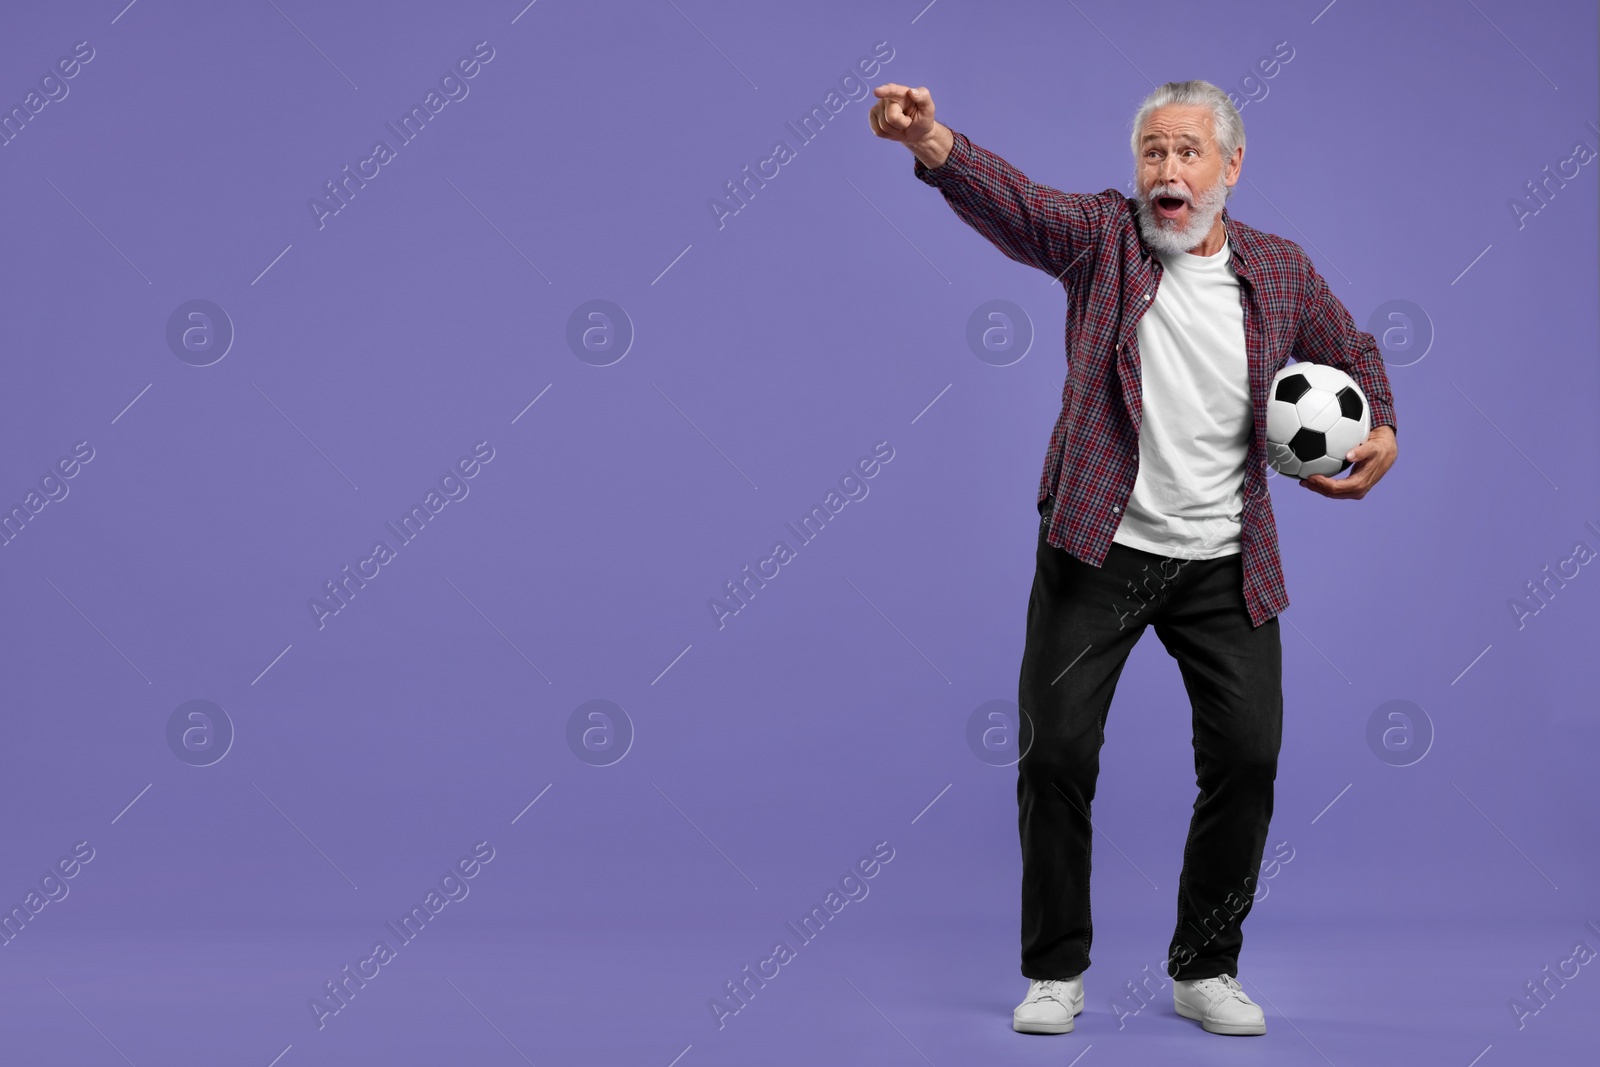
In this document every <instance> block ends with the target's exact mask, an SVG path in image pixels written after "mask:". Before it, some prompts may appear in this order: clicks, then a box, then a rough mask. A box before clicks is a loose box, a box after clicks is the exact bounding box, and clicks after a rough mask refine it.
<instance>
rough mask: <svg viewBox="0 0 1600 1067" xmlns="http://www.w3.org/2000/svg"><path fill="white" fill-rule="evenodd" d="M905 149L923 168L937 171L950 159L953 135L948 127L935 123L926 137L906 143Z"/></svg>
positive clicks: (953, 141)
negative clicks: (909, 150)
mask: <svg viewBox="0 0 1600 1067" xmlns="http://www.w3.org/2000/svg"><path fill="white" fill-rule="evenodd" d="M906 147H907V148H909V149H911V154H912V155H914V156H916V157H917V158H918V159H919V160H921V161H922V165H923V166H924V167H927V168H928V169H929V170H937V169H938V168H939V167H942V166H943V165H944V162H945V160H947V159H949V158H950V150H951V149H952V148H954V147H955V133H954V132H953V131H952V130H951V129H950V127H948V126H946V125H944V124H943V123H938V122H936V123H934V126H933V129H932V130H931V131H929V133H928V136H926V137H924V138H922V139H921V140H919V141H907V142H906Z"/></svg>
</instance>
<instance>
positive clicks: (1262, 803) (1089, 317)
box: [869, 81, 1396, 1034]
mask: <svg viewBox="0 0 1600 1067" xmlns="http://www.w3.org/2000/svg"><path fill="white" fill-rule="evenodd" d="M874 95H876V96H877V97H878V102H877V103H876V104H874V105H873V107H872V110H871V114H870V116H869V122H870V124H871V126H872V129H873V132H875V133H876V134H877V135H878V136H879V137H883V138H887V139H888V140H891V141H898V142H900V143H901V144H904V145H905V146H906V147H907V148H909V149H910V150H911V152H912V154H913V155H914V156H915V157H916V160H915V163H914V165H913V172H914V174H915V175H916V177H917V178H919V179H920V180H922V181H923V182H926V183H927V184H929V185H931V186H933V187H934V188H936V189H938V190H940V192H941V193H942V194H943V195H944V198H945V200H946V201H947V202H948V203H949V204H950V206H951V208H952V209H954V211H955V212H956V214H957V215H958V216H959V217H960V218H961V219H963V220H964V221H965V222H967V223H968V224H969V225H971V226H972V227H973V228H974V229H976V230H977V231H978V232H979V233H981V234H982V235H983V236H984V237H986V238H988V239H989V240H990V241H991V242H993V243H994V244H995V245H996V246H997V247H998V248H999V249H1000V251H1002V252H1004V253H1005V254H1006V255H1007V256H1009V257H1010V258H1012V259H1014V260H1016V261H1018V262H1020V263H1026V264H1028V265H1029V266H1033V267H1037V268H1039V269H1040V270H1042V271H1045V272H1047V273H1048V274H1050V275H1051V276H1052V277H1054V278H1056V279H1058V280H1059V281H1060V282H1061V283H1062V285H1063V286H1064V287H1065V288H1066V291H1067V324H1066V326H1067V328H1066V348H1067V362H1068V366H1067V374H1066V380H1065V383H1064V384H1063V387H1062V394H1061V414H1060V416H1059V417H1058V418H1057V420H1056V424H1055V430H1054V432H1053V433H1052V434H1051V435H1050V444H1049V449H1048V451H1047V453H1046V456H1045V465H1044V473H1043V475H1042V477H1041V478H1040V482H1039V492H1038V500H1037V502H1038V505H1039V512H1040V516H1041V518H1040V524H1039V535H1038V541H1037V546H1036V549H1035V570H1034V578H1033V587H1032V590H1031V591H1030V594H1029V599H1028V614H1027V633H1026V639H1025V642H1024V649H1023V655H1022V670H1021V677H1020V681H1019V685H1018V704H1019V707H1020V708H1021V711H1022V713H1023V714H1025V715H1026V716H1027V717H1028V719H1029V722H1030V723H1031V727H1032V743H1031V745H1030V746H1029V748H1028V749H1027V751H1026V752H1025V753H1024V754H1023V756H1022V758H1021V759H1020V760H1019V761H1018V764H1017V805H1018V830H1019V835H1020V838H1021V844H1022V974H1023V975H1024V976H1025V977H1027V978H1028V979H1029V980H1030V981H1029V984H1028V992H1027V996H1026V998H1025V999H1024V1000H1023V1002H1022V1003H1021V1004H1019V1005H1018V1006H1017V1008H1016V1010H1015V1012H1014V1013H1013V1015H1012V1028H1013V1029H1015V1030H1018V1031H1021V1032H1024V1033H1046V1034H1059V1033H1067V1032H1069V1031H1070V1030H1072V1028H1073V1017H1074V1016H1075V1015H1076V1014H1077V1013H1079V1012H1080V1011H1082V1010H1083V977H1082V976H1083V972H1084V971H1085V970H1087V969H1088V967H1089V962H1090V961H1089V945H1090V937H1091V933H1092V926H1091V923H1090V913H1089V856H1090V841H1091V835H1092V834H1093V825H1092V824H1091V822H1090V809H1091V804H1092V801H1093V799H1094V793H1095V782H1096V779H1097V777H1098V775H1099V768H1100V748H1101V745H1102V744H1103V743H1104V741H1105V722H1106V714H1107V711H1108V709H1109V707H1110V703H1111V697H1112V693H1113V691H1114V690H1115V688H1116V683H1117V679H1118V677H1119V676H1120V675H1121V673H1122V668H1123V665H1124V663H1125V662H1126V661H1127V658H1128V654H1129V652H1130V651H1132V649H1133V646H1134V644H1135V643H1136V642H1137V641H1138V639H1139V637H1140V636H1141V635H1142V634H1143V632H1144V630H1145V628H1146V626H1147V625H1149V626H1154V628H1155V631H1156V634H1157V636H1158V637H1159V638H1160V640H1161V643H1162V645H1163V647H1165V648H1166V650H1167V652H1168V653H1169V654H1170V655H1171V656H1172V657H1173V658H1174V659H1176V660H1177V662H1178V667H1179V670H1180V672H1181V673H1182V676H1183V682H1184V688H1185V690H1186V691H1187V693H1188V696H1189V700H1190V703H1191V706H1192V730H1193V735H1194V737H1193V743H1194V752H1195V776H1196V784H1197V786H1198V795H1197V797H1196V799H1195V803H1194V814H1193V817H1192V819H1191V821H1190V824H1189V835H1188V839H1187V841H1186V843H1185V845H1184V852H1183V871H1182V874H1181V876H1180V877H1179V880H1178V908H1177V912H1178V914H1177V926H1176V929H1175V931H1174V933H1173V936H1172V941H1171V943H1170V945H1169V946H1168V954H1167V960H1166V970H1167V974H1168V976H1169V977H1171V978H1172V979H1173V1004H1174V1007H1175V1009H1176V1010H1177V1012H1178V1013H1179V1014H1180V1015H1183V1016H1185V1017H1186V1018H1190V1019H1194V1020H1197V1021H1198V1022H1199V1023H1200V1025H1201V1026H1202V1027H1203V1028H1204V1029H1205V1030H1207V1031H1209V1032H1211V1033H1216V1034H1263V1033H1265V1032H1266V1019H1265V1016H1264V1015H1263V1013H1262V1011H1261V1008H1260V1007H1259V1006H1257V1005H1256V1004H1255V1003H1254V1002H1253V1001H1252V1000H1251V999H1250V998H1249V997H1248V996H1247V995H1246V994H1245V992H1244V990H1243V988H1242V987H1241V986H1240V984H1239V982H1238V977H1237V976H1238V971H1239V949H1240V947H1241V945H1242V943H1243V936H1242V932H1241V930H1242V924H1243V922H1244V919H1245V916H1247V915H1248V914H1249V912H1250V905H1251V902H1252V900H1253V898H1254V894H1255V891H1256V885H1257V879H1258V878H1259V872H1260V866H1261V858H1262V853H1263V850H1264V848H1265V845H1266V836H1267V826H1268V823H1269V822H1270V820H1271V818H1272V796H1273V782H1274V780H1275V779H1276V777H1277V763H1278V753H1279V747H1280V741H1281V736H1282V718H1283V716H1282V712H1283V690H1282V648H1281V645H1280V643H1279V636H1278V620H1277V614H1278V613H1279V612H1280V611H1282V610H1283V609H1284V608H1285V607H1287V606H1288V603H1289V599H1288V596H1287V593H1286V592H1285V589H1284V583H1283V573H1282V568H1281V565H1280V562H1279V558H1278V546H1277V529H1276V527H1275V525H1274V524H1273V519H1272V503H1271V497H1270V495H1269V493H1268V490H1267V484H1266V479H1267V474H1266V426H1267V423H1266V419H1267V415H1266V410H1267V409H1266V403H1267V388H1268V386H1269V385H1270V383H1271V381H1272V378H1273V375H1274V374H1276V373H1277V372H1278V370H1279V369H1280V368H1281V367H1282V366H1283V365H1284V364H1285V363H1286V362H1287V361H1288V359H1289V358H1290V357H1291V356H1292V357H1294V358H1295V359H1297V360H1303V361H1307V362H1312V363H1327V364H1331V365H1333V366H1335V367H1338V368H1340V369H1342V370H1344V371H1345V372H1346V373H1348V374H1349V375H1350V376H1351V377H1353V378H1354V379H1355V380H1356V382H1357V383H1358V384H1359V385H1360V386H1361V389H1362V391H1363V392H1365V393H1366V396H1367V400H1368V403H1369V404H1370V406H1371V409H1372V422H1373V430H1372V433H1371V434H1370V435H1369V436H1368V438H1367V439H1366V440H1365V441H1363V442H1362V443H1361V444H1359V445H1357V446H1356V447H1355V448H1353V449H1351V450H1350V451H1349V453H1347V455H1346V458H1347V459H1349V460H1351V461H1352V462H1353V466H1351V467H1350V469H1349V471H1348V474H1347V475H1346V476H1345V477H1342V478H1338V479H1334V478H1328V477H1325V476H1323V475H1316V476H1313V477H1311V478H1307V479H1304V480H1302V481H1301V483H1300V484H1301V485H1304V486H1306V487H1307V488H1308V489H1311V490H1313V491H1315V492H1318V493H1321V494H1323V495H1324V496H1329V497H1333V498H1334V499H1338V500H1359V499H1361V498H1362V497H1364V496H1365V495H1366V494H1367V492H1368V491H1369V490H1371V488H1372V487H1373V486H1374V485H1376V484H1377V482H1378V480H1379V479H1380V478H1382V477H1383V475H1384V473H1385V472H1386V471H1387V470H1388V469H1389V467H1390V466H1391V465H1392V464H1393V463H1394V460H1395V455H1396V444H1395V433H1394V403H1393V397H1392V395H1391V393H1390V389H1389V382H1388V378H1387V376H1386V375H1385V374H1384V369H1383V362H1382V360H1381V358H1380V357H1379V354H1378V349H1377V344H1376V342H1375V340H1374V338H1373V336H1372V335H1371V334H1369V333H1364V332H1362V331H1359V330H1357V329H1356V327H1355V324H1354V322H1353V321H1352V319H1351V317H1350V313H1349V311H1348V310H1346V308H1345V307H1344V305H1343V304H1342V303H1340V301H1339V300H1338V298H1337V297H1335V296H1334V295H1333V294H1332V292H1330V291H1329V289H1328V284H1327V282H1326V281H1324V280H1323V278H1322V276H1321V275H1319V274H1318V273H1317V271H1316V270H1315V269H1314V268H1313V267H1312V265H1311V262H1310V260H1309V259H1308V258H1307V257H1306V254H1305V253H1304V252H1303V251H1302V250H1301V248H1300V246H1299V245H1297V244H1295V243H1294V242H1293V241H1289V240H1286V239H1285V238H1282V237H1278V236H1275V235H1273V234H1269V233H1265V232H1262V231H1260V230H1256V229H1253V228H1252V227H1250V226H1247V225H1245V224H1244V223H1242V222H1239V221H1238V220H1237V219H1235V218H1233V217H1232V216H1231V215H1229V214H1228V212H1227V209H1226V207H1225V206H1224V204H1225V202H1226V200H1227V198H1228V197H1229V196H1231V195H1232V193H1233V188H1234V186H1235V185H1236V184H1237V183H1238V181H1239V172H1240V169H1241V167H1242V166H1243V163H1244V146H1245V138H1244V124H1243V122H1242V121H1241V120H1240V117H1239V112H1238V109H1237V108H1235V107H1234V105H1233V103H1232V101H1230V100H1229V99H1228V95H1227V93H1225V92H1223V91H1222V90H1221V89H1218V88H1217V87H1216V86H1215V85H1212V84H1211V83H1210V82H1205V81H1186V82H1168V83H1167V84H1165V85H1162V86H1160V87H1158V88H1156V89H1155V90H1154V91H1153V92H1151V93H1150V95H1149V96H1148V97H1146V98H1145V100H1144V102H1143V103H1142V104H1141V105H1140V107H1139V109H1138V111H1137V113H1136V114H1135V116H1134V121H1133V134H1132V139H1131V143H1132V148H1133V153H1134V167H1135V170H1134V174H1135V187H1136V195H1134V196H1133V197H1127V196H1125V195H1123V194H1122V193H1121V192H1119V191H1118V190H1116V189H1106V190H1105V191H1104V192H1100V193H1063V192H1060V191H1059V190H1056V189H1053V188H1050V187H1048V186H1044V185H1038V184H1036V183H1034V182H1032V181H1030V180H1029V179H1028V178H1027V177H1026V176H1024V175H1023V174H1022V173H1021V172H1020V171H1019V170H1017V169H1016V168H1015V167H1013V166H1012V165H1011V164H1009V163H1007V162H1006V161H1005V160H1004V159H1002V158H1000V157H999V156H998V155H995V154H994V153H993V152H989V151H987V150H985V149H983V148H980V147H978V146H977V145H975V144H973V143H972V142H971V141H970V140H968V139H967V137H966V136H965V135H963V134H960V133H956V132H954V131H952V130H951V129H950V128H949V127H947V126H945V125H943V124H941V123H939V122H937V121H935V120H934V109H933V99H932V97H931V96H930V95H929V94H928V90H927V89H926V88H916V89H912V88H908V87H906V86H903V85H895V84H888V85H880V86H878V87H877V88H876V89H875V90H874Z"/></svg>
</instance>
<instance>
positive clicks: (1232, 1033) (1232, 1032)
mask: <svg viewBox="0 0 1600 1067" xmlns="http://www.w3.org/2000/svg"><path fill="white" fill-rule="evenodd" d="M1173 1007H1174V1008H1176V1009H1177V1010H1178V1014H1179V1015H1181V1016H1183V1017H1184V1018H1185V1019H1193V1020H1194V1021H1195V1022H1197V1023H1199V1024H1200V1029H1202V1030H1204V1031H1205V1032H1206V1033H1208V1034H1223V1035H1225V1036H1227V1037H1259V1036H1261V1035H1262V1034H1265V1033H1266V1032H1267V1024H1266V1023H1265V1022H1263V1023H1260V1024H1259V1025H1253V1024H1251V1023H1208V1022H1206V1021H1205V1019H1203V1018H1201V1017H1200V1016H1199V1015H1196V1014H1195V1013H1194V1012H1193V1011H1191V1010H1189V1009H1187V1008H1185V1007H1184V1006H1183V1005H1182V1004H1174V1005H1173Z"/></svg>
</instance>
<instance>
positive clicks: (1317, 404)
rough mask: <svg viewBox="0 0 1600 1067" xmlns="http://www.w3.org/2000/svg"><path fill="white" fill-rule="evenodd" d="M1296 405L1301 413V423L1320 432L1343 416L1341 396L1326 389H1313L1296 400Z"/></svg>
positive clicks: (1296, 408)
mask: <svg viewBox="0 0 1600 1067" xmlns="http://www.w3.org/2000/svg"><path fill="white" fill-rule="evenodd" d="M1294 406H1295V410H1296V411H1297V412H1298V413H1299V415H1300V425H1301V426H1304V427H1305V428H1306V429H1308V430H1316V431H1317V432H1318V433H1324V432H1326V431H1327V429H1328V427H1330V426H1332V425H1333V424H1334V423H1335V422H1337V421H1338V420H1339V419H1340V418H1342V416H1341V415H1340V414H1339V398H1338V397H1336V396H1334V395H1333V394H1332V393H1330V392H1328V391H1327V390H1326V389H1322V388H1316V389H1313V390H1311V391H1310V392H1309V393H1307V394H1306V395H1305V396H1303V397H1301V398H1300V399H1299V400H1297V401H1295V405H1294Z"/></svg>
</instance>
